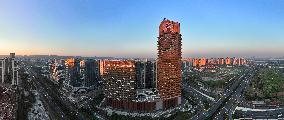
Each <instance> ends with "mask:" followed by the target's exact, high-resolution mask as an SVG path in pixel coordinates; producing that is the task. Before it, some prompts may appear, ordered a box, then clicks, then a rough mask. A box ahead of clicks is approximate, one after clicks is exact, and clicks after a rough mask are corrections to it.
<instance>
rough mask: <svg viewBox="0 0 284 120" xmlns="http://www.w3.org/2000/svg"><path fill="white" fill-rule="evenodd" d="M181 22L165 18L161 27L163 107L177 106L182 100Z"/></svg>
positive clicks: (159, 63) (159, 85) (159, 69)
mask: <svg viewBox="0 0 284 120" xmlns="http://www.w3.org/2000/svg"><path fill="white" fill-rule="evenodd" d="M181 40H182V39H181V34H180V23H178V22H174V21H170V20H167V19H164V20H163V21H162V22H161V24H160V27H159V37H158V59H157V88H158V90H159V94H160V95H161V98H162V100H163V108H164V109H168V108H171V107H176V106H177V105H179V104H180V101H181V77H182V71H181V58H182V57H181Z"/></svg>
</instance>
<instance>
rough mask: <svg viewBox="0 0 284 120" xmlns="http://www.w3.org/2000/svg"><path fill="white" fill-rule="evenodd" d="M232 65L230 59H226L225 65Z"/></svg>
mask: <svg viewBox="0 0 284 120" xmlns="http://www.w3.org/2000/svg"><path fill="white" fill-rule="evenodd" d="M231 64H232V63H231V58H229V57H227V58H226V65H231Z"/></svg>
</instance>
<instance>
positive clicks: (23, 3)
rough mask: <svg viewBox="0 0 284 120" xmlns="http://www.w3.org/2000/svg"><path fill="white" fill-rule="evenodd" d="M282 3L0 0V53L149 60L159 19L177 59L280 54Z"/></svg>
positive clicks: (283, 25) (283, 47)
mask: <svg viewBox="0 0 284 120" xmlns="http://www.w3.org/2000/svg"><path fill="white" fill-rule="evenodd" d="M283 6H284V0H176V1H173V0H0V54H9V53H10V52H16V54H21V55H33V54H56V55H79V56H112V57H156V56H157V37H158V26H159V24H160V22H161V21H162V20H163V18H167V19H170V20H173V21H178V22H180V23H181V34H182V43H183V45H182V52H183V57H225V56H232V57H233V56H242V57H250V56H256V57H275V56H284V7H283Z"/></svg>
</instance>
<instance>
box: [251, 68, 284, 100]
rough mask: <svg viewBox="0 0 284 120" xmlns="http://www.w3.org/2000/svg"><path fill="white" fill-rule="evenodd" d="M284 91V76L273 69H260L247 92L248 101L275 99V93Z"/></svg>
mask: <svg viewBox="0 0 284 120" xmlns="http://www.w3.org/2000/svg"><path fill="white" fill-rule="evenodd" d="M283 91H284V76H283V74H282V73H281V72H280V71H279V70H277V69H272V68H260V69H259V71H258V72H257V74H256V76H254V78H253V81H252V83H251V85H250V87H249V88H248V90H247V91H246V98H247V100H263V99H270V98H275V96H274V95H273V94H274V93H278V92H283Z"/></svg>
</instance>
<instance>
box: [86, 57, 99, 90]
mask: <svg viewBox="0 0 284 120" xmlns="http://www.w3.org/2000/svg"><path fill="white" fill-rule="evenodd" d="M84 72H85V73H84V86H85V87H95V86H97V85H98V82H99V80H100V76H99V61H96V60H92V59H88V60H85V64H84Z"/></svg>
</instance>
